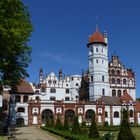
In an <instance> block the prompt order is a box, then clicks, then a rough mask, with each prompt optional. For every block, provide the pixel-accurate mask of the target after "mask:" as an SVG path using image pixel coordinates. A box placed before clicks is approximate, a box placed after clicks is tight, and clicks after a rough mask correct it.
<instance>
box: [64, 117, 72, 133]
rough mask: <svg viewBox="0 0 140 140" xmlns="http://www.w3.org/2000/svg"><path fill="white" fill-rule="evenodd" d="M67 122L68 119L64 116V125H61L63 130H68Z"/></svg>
mask: <svg viewBox="0 0 140 140" xmlns="http://www.w3.org/2000/svg"><path fill="white" fill-rule="evenodd" d="M69 129H70V128H69V124H68V119H67V117H65V120H64V126H63V130H69Z"/></svg>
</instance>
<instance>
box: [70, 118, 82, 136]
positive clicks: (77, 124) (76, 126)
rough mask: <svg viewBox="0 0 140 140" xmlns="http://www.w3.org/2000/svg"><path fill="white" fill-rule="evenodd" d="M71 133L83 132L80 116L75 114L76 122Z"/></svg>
mask: <svg viewBox="0 0 140 140" xmlns="http://www.w3.org/2000/svg"><path fill="white" fill-rule="evenodd" d="M71 133H72V134H76V135H77V134H80V133H81V128H80V125H79V122H78V116H75V118H74V123H73V125H72V130H71Z"/></svg>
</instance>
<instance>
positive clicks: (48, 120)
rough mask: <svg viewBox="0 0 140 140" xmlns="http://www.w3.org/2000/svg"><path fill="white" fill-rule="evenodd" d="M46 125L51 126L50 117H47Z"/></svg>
mask: <svg viewBox="0 0 140 140" xmlns="http://www.w3.org/2000/svg"><path fill="white" fill-rule="evenodd" d="M45 126H46V127H50V119H49V118H48V117H47V118H46V125H45Z"/></svg>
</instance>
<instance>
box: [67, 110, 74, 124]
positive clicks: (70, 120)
mask: <svg viewBox="0 0 140 140" xmlns="http://www.w3.org/2000/svg"><path fill="white" fill-rule="evenodd" d="M74 117H75V112H74V111H73V110H67V111H66V112H65V118H66V119H67V121H68V124H69V125H70V126H71V125H72V124H73V122H74Z"/></svg>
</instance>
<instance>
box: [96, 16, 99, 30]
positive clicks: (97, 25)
mask: <svg viewBox="0 0 140 140" xmlns="http://www.w3.org/2000/svg"><path fill="white" fill-rule="evenodd" d="M96 31H99V30H98V16H96Z"/></svg>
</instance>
